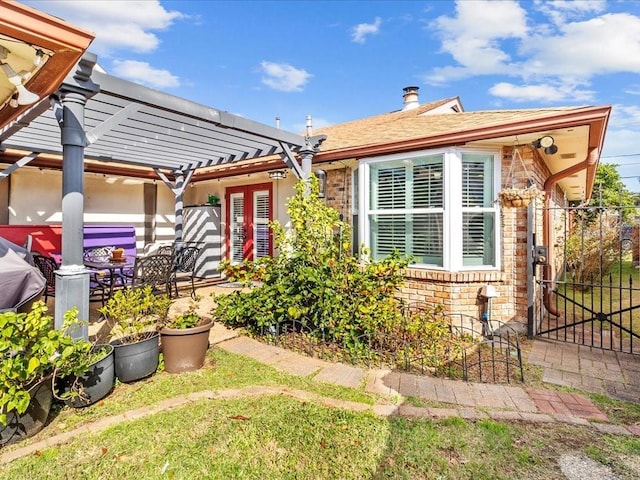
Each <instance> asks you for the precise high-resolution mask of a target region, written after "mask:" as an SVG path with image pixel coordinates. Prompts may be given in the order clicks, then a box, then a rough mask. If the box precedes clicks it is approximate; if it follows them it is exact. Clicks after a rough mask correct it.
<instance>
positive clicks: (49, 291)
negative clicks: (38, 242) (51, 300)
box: [33, 253, 58, 302]
mask: <svg viewBox="0 0 640 480" xmlns="http://www.w3.org/2000/svg"><path fill="white" fill-rule="evenodd" d="M33 263H34V265H35V266H36V267H37V268H38V270H40V272H41V273H42V275H43V276H44V279H45V281H46V285H45V287H44V301H45V302H46V301H47V298H48V297H55V296H56V273H55V272H56V270H57V269H58V264H57V263H56V261H55V260H54V259H53V258H51V257H45V256H44V255H40V254H37V253H34V254H33Z"/></svg>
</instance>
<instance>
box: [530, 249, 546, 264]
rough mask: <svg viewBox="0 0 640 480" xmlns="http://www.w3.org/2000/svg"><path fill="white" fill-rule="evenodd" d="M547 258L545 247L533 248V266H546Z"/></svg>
mask: <svg viewBox="0 0 640 480" xmlns="http://www.w3.org/2000/svg"><path fill="white" fill-rule="evenodd" d="M548 258H549V250H548V249H547V247H546V246H545V245H536V246H535V247H533V264H534V265H547V264H548V263H547V260H548Z"/></svg>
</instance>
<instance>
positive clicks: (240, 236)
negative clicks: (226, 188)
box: [229, 194, 244, 263]
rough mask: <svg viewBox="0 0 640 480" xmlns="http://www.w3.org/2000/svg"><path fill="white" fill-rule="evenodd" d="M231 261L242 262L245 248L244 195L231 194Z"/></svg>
mask: <svg viewBox="0 0 640 480" xmlns="http://www.w3.org/2000/svg"><path fill="white" fill-rule="evenodd" d="M230 200H231V205H230V207H229V209H230V211H231V262H232V263H241V262H242V260H243V257H244V255H243V248H244V196H243V195H242V194H233V195H231V199H230Z"/></svg>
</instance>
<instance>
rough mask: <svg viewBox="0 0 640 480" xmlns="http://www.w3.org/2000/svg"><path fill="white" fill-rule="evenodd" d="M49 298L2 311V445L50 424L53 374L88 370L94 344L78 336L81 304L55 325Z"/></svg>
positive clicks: (69, 373)
mask: <svg viewBox="0 0 640 480" xmlns="http://www.w3.org/2000/svg"><path fill="white" fill-rule="evenodd" d="M46 312H47V306H46V305H45V303H44V302H41V301H39V302H36V303H34V305H33V306H32V308H31V310H30V311H29V312H24V313H16V312H12V311H8V312H3V313H0V392H2V393H1V394H0V445H2V444H5V443H10V442H14V441H17V440H21V439H23V438H27V437H30V436H32V435H34V434H36V433H37V432H39V431H40V430H41V429H42V427H43V426H44V425H45V423H46V420H47V416H48V415H49V409H50V407H51V402H52V398H53V395H54V392H53V388H52V385H53V377H54V376H55V377H58V376H60V377H64V376H72V375H81V374H83V373H84V372H85V371H86V369H87V366H88V358H89V357H88V352H89V349H90V348H91V344H90V343H89V342H88V341H86V340H83V339H74V338H72V337H71V336H70V335H69V333H68V330H69V328H71V327H72V326H73V325H74V324H75V325H77V324H78V319H77V315H78V311H77V309H73V310H70V311H69V312H67V313H66V314H65V316H64V323H63V327H62V329H60V330H56V329H54V328H53V323H54V322H53V317H51V316H50V315H47V314H46Z"/></svg>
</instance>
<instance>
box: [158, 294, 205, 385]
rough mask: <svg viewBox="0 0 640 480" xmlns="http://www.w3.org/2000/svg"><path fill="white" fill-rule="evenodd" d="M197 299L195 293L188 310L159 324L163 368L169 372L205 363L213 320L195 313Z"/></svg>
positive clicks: (198, 366) (187, 369)
mask: <svg viewBox="0 0 640 480" xmlns="http://www.w3.org/2000/svg"><path fill="white" fill-rule="evenodd" d="M200 299H201V297H199V296H196V297H195V298H194V299H192V300H191V302H190V304H189V307H188V308H187V310H185V311H184V312H182V313H180V314H178V315H175V316H171V317H166V319H165V321H164V322H162V324H161V325H160V342H161V344H162V354H163V356H164V368H165V370H166V371H167V372H169V373H181V372H188V371H192V370H197V369H199V368H200V367H202V365H204V360H205V356H206V354H207V349H208V348H209V331H210V330H211V327H213V319H212V318H210V317H204V316H202V315H200V314H199V313H198V311H197V310H198V304H199V302H200Z"/></svg>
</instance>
